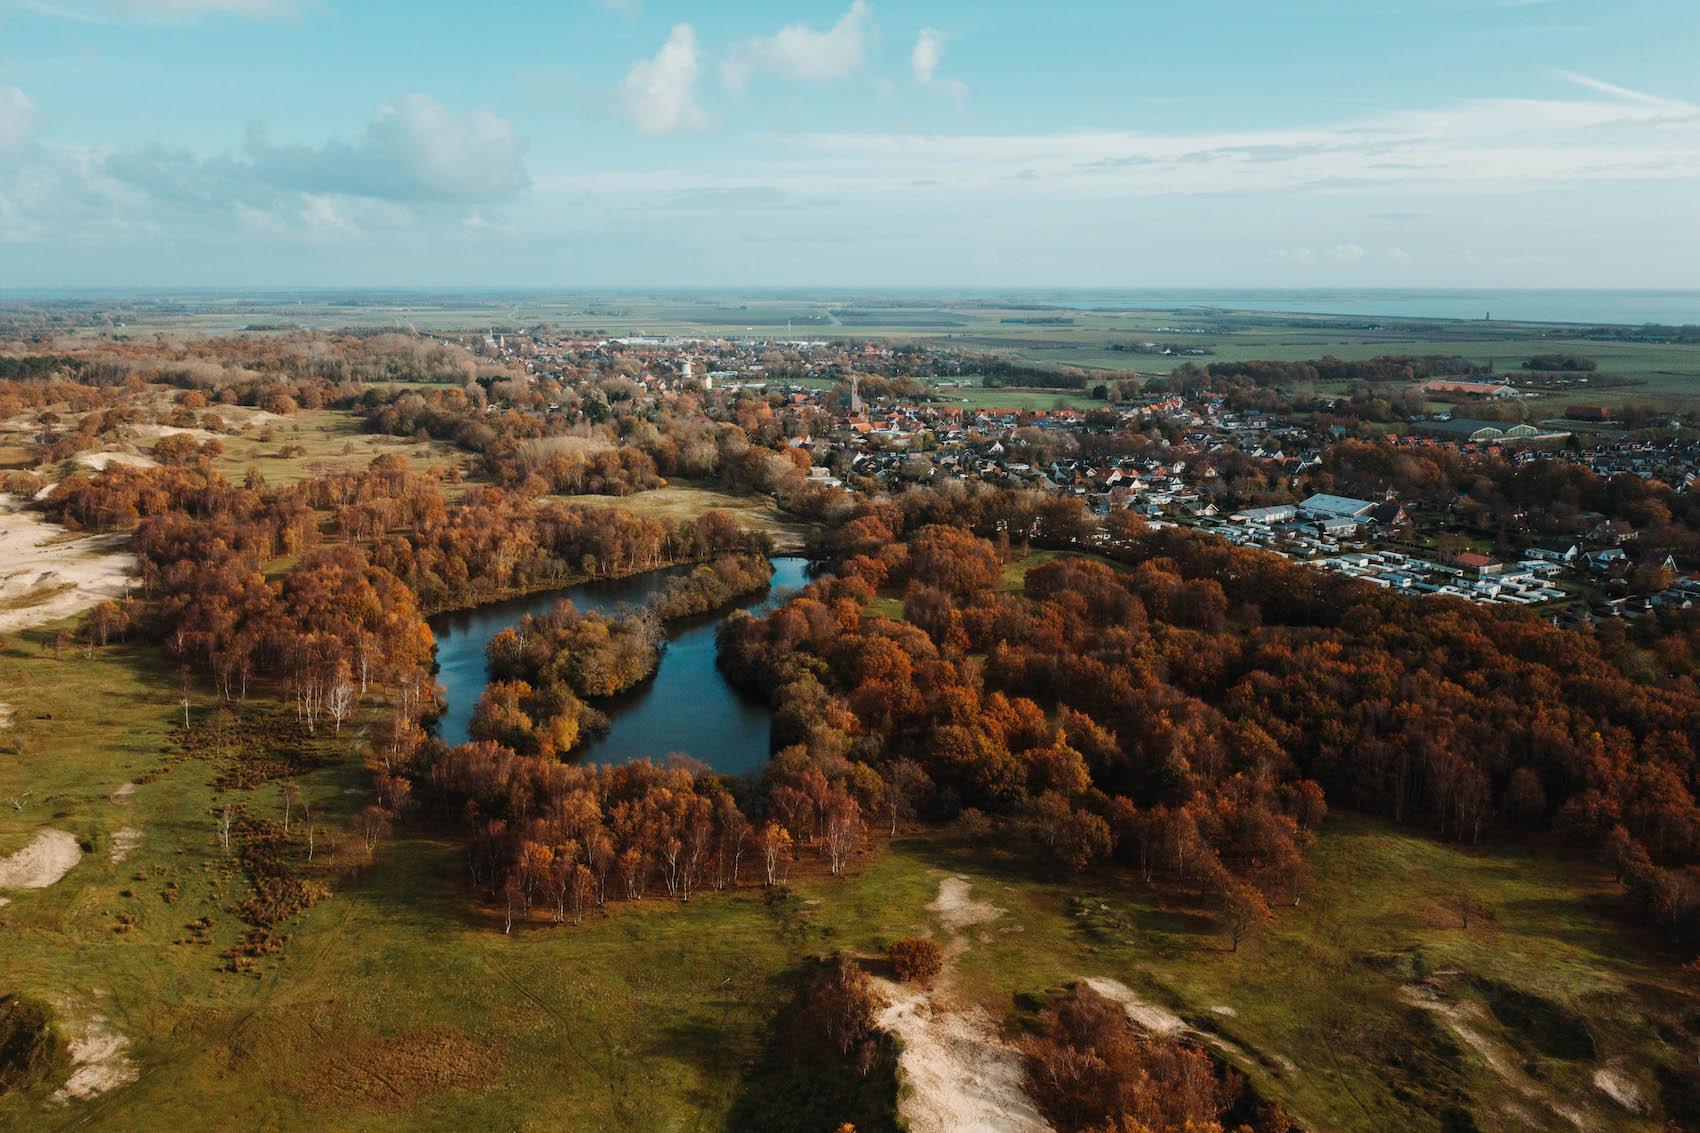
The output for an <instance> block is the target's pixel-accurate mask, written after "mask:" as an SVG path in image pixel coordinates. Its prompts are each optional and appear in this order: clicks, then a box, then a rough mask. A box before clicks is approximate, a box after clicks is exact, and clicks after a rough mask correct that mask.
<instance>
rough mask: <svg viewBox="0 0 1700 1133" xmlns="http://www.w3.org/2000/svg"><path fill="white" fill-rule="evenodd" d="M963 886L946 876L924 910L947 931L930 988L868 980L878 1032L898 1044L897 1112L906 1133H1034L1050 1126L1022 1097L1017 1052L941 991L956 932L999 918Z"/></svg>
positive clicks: (980, 1014) (984, 1019)
mask: <svg viewBox="0 0 1700 1133" xmlns="http://www.w3.org/2000/svg"><path fill="white" fill-rule="evenodd" d="M970 888H971V887H970V885H969V883H968V881H967V880H966V879H964V878H960V877H947V878H945V879H944V880H943V881H941V882H940V883H939V893H938V897H937V899H936V900H934V901H933V903H932V904H931V905H928V906H927V908H928V909H930V910H931V911H933V912H934V913H937V914H938V917H939V920H940V921H941V922H943V924H944V925H945V927H946V928H948V929H950V930H952V936H951V939H950V941H949V942H948V943H947V944H946V946H945V949H944V953H945V965H944V969H943V970H942V971H941V972H940V973H939V975H938V977H937V978H935V979H934V980H933V982H932V984H931V985H930V986H928V987H924V988H923V987H915V986H913V985H903V984H896V983H892V982H891V981H890V980H882V979H876V980H874V986H875V987H876V989H877V990H878V991H879V992H880V994H881V995H883V996H884V997H885V999H886V1003H887V1006H886V1009H885V1010H884V1011H883V1012H881V1014H880V1017H879V1026H880V1028H881V1029H883V1030H885V1031H888V1032H890V1033H892V1034H894V1035H896V1036H897V1037H898V1038H899V1039H900V1040H901V1041H902V1043H903V1052H902V1054H901V1055H899V1057H898V1070H899V1072H900V1073H901V1075H902V1079H903V1089H902V1095H901V1097H899V1099H898V1103H897V1108H898V1113H899V1115H900V1116H901V1117H902V1118H903V1121H904V1124H905V1127H906V1128H908V1129H909V1130H910V1131H911V1133H957V1131H959V1130H960V1131H965V1133H1041V1131H1043V1130H1049V1129H1050V1128H1051V1125H1050V1123H1049V1122H1047V1121H1046V1120H1045V1118H1044V1116H1043V1115H1042V1114H1040V1112H1039V1110H1038V1107H1036V1106H1035V1105H1034V1104H1033V1101H1032V1099H1031V1098H1029V1097H1028V1096H1027V1090H1026V1087H1025V1078H1026V1070H1025V1067H1024V1066H1023V1064H1022V1059H1021V1053H1020V1052H1019V1051H1017V1050H1016V1049H1015V1048H1014V1047H1012V1046H1010V1045H1009V1044H1008V1043H1007V1042H1005V1041H1004V1038H1003V1035H1002V1034H1001V1032H1000V1028H999V1026H998V1023H997V1020H995V1019H994V1018H993V1017H992V1016H991V1014H990V1013H989V1012H987V1011H986V1009H985V1008H983V1007H981V1006H979V1005H978V1004H973V1003H963V1002H960V1001H959V1000H958V999H957V997H955V996H952V995H951V994H950V991H949V988H950V983H951V975H952V971H951V969H952V967H953V962H954V960H955V958H956V957H958V956H960V955H962V953H963V952H965V951H967V950H968V948H969V947H970V944H969V942H968V940H967V939H966V938H965V937H963V936H962V935H961V934H960V932H958V931H956V930H960V929H963V928H966V927H968V926H970V925H976V924H984V923H986V922H987V921H991V920H995V919H997V918H998V917H1001V916H1003V913H1004V911H1003V910H1002V909H1000V908H998V907H997V906H996V905H993V904H991V903H989V902H986V901H974V900H971V899H970V898H969V892H970Z"/></svg>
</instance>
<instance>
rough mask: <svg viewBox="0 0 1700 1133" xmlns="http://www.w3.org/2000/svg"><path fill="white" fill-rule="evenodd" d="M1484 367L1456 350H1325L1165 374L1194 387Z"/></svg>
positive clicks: (1407, 378) (1367, 378)
mask: <svg viewBox="0 0 1700 1133" xmlns="http://www.w3.org/2000/svg"><path fill="white" fill-rule="evenodd" d="M1487 372H1488V370H1487V367H1485V366H1482V365H1480V364H1478V363H1475V362H1472V361H1470V360H1469V359H1468V358H1461V357H1458V356H1456V355H1442V354H1422V355H1414V354H1384V355H1380V356H1378V357H1375V358H1371V359H1368V360H1367V361H1362V360H1360V361H1348V360H1346V359H1343V358H1336V357H1334V356H1333V355H1325V356H1324V357H1321V358H1315V359H1311V360H1309V361H1302V362H1282V361H1271V360H1256V361H1248V362H1211V363H1210V364H1209V365H1208V366H1203V367H1200V366H1198V365H1196V364H1194V363H1190V362H1189V363H1187V364H1186V365H1184V366H1181V367H1179V368H1178V369H1176V370H1175V371H1174V373H1173V374H1172V375H1171V376H1170V381H1171V383H1176V382H1178V383H1181V384H1180V385H1178V386H1176V387H1175V388H1182V389H1196V388H1199V387H1200V386H1201V385H1205V384H1207V383H1205V382H1204V381H1203V379H1205V378H1209V379H1213V380H1233V379H1244V380H1248V381H1250V382H1251V383H1252V384H1253V385H1254V386H1258V387H1260V388H1261V387H1270V386H1292V385H1303V384H1310V383H1314V382H1319V381H1321V382H1335V381H1359V382H1411V381H1419V380H1422V379H1424V378H1440V377H1458V376H1474V375H1480V374H1485V373H1487Z"/></svg>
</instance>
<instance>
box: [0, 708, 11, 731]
mask: <svg viewBox="0 0 1700 1133" xmlns="http://www.w3.org/2000/svg"><path fill="white" fill-rule="evenodd" d="M11 726H12V706H11V705H10V704H7V703H5V702H4V701H0V732H4V731H5V730H6V729H7V728H10V727H11Z"/></svg>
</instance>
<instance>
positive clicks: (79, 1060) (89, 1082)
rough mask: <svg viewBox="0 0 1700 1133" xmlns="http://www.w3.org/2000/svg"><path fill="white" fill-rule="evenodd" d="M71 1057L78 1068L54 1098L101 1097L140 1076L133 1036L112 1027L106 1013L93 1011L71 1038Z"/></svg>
mask: <svg viewBox="0 0 1700 1133" xmlns="http://www.w3.org/2000/svg"><path fill="white" fill-rule="evenodd" d="M69 1045H70V1052H71V1061H72V1062H73V1063H74V1064H75V1066H76V1069H75V1070H73V1071H72V1072H71V1077H70V1078H69V1079H68V1080H67V1081H66V1082H65V1084H64V1085H63V1086H61V1087H59V1090H58V1092H57V1093H55V1094H54V1095H53V1100H54V1101H60V1102H65V1101H72V1100H78V1101H81V1100H83V1099H86V1098H92V1097H97V1096H98V1095H100V1094H104V1093H106V1092H108V1091H110V1090H116V1089H117V1088H118V1087H119V1086H127V1085H129V1084H130V1083H131V1082H134V1081H135V1080H136V1078H137V1077H138V1076H139V1075H138V1072H137V1070H136V1065H135V1063H133V1062H131V1061H130V1055H129V1050H130V1040H129V1039H127V1038H125V1037H124V1036H123V1035H121V1034H119V1033H118V1032H116V1031H114V1030H111V1029H110V1028H109V1027H108V1025H107V1021H106V1017H105V1016H104V1015H100V1014H91V1015H90V1016H89V1017H88V1018H87V1019H85V1020H83V1023H82V1026H81V1028H80V1029H79V1030H78V1032H77V1034H76V1035H75V1036H74V1037H73V1038H72V1039H71V1042H70V1044H69Z"/></svg>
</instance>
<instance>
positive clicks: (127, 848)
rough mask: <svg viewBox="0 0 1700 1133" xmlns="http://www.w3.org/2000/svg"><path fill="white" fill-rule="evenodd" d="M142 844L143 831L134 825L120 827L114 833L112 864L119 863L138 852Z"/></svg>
mask: <svg viewBox="0 0 1700 1133" xmlns="http://www.w3.org/2000/svg"><path fill="white" fill-rule="evenodd" d="M141 844H142V832H141V831H140V830H138V829H136V828H135V827H134V826H125V827H122V828H120V829H119V830H118V831H117V832H115V833H114V834H113V835H112V864H113V865H117V864H118V863H119V862H121V861H123V860H124V859H125V858H127V857H129V856H130V855H131V854H133V853H135V852H136V847H138V846H140V845H141Z"/></svg>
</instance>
